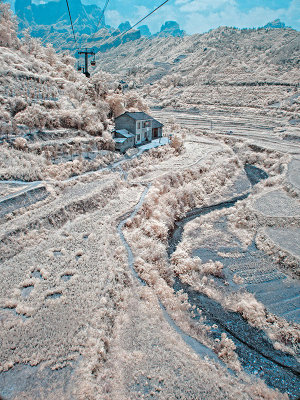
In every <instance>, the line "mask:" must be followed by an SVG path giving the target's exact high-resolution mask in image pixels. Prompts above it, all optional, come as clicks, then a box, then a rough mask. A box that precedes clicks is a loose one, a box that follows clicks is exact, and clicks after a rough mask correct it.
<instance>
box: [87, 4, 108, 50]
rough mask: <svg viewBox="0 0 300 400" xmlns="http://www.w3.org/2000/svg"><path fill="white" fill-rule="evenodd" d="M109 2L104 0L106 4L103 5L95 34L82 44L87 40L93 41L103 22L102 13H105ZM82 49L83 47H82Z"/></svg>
mask: <svg viewBox="0 0 300 400" xmlns="http://www.w3.org/2000/svg"><path fill="white" fill-rule="evenodd" d="M109 1H110V0H106V2H105V5H104V7H103V10H102V12H101V15H100V19H99V21H98V24H97V26H96V30H95V32H94V33H93V34H92V35H91V37H90V39H86V40H85V42H84V43H87V41H88V40H90V41H92V40H93V39H94V37H95V35H96V33H97V31H98V27H99V25H100V24H101V22H102V20H103V17H104V13H105V11H106V9H107V6H108V3H109ZM83 47H84V46H83Z"/></svg>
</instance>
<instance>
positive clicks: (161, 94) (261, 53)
mask: <svg viewBox="0 0 300 400" xmlns="http://www.w3.org/2000/svg"><path fill="white" fill-rule="evenodd" d="M299 54H300V33H299V32H297V31H294V30H292V29H263V28H261V29H257V30H256V29H253V30H249V29H245V30H238V29H234V28H227V27H221V28H218V29H215V30H213V31H211V32H208V33H205V34H202V35H200V34H197V35H192V36H186V37H183V38H155V39H151V40H149V39H146V38H143V39H140V40H139V41H136V42H134V43H126V44H124V45H122V46H120V47H118V48H117V49H112V50H110V51H109V52H106V53H105V54H101V56H99V57H98V60H97V61H98V68H99V69H103V70H105V71H110V72H111V73H114V74H117V75H118V77H122V78H123V79H124V80H125V81H126V83H127V84H128V85H129V87H130V88H139V90H141V91H143V93H144V95H145V97H147V100H148V101H149V102H150V104H152V105H158V106H163V107H165V106H171V107H173V108H174V107H175V108H176V107H181V108H187V107H188V108H191V107H195V106H196V107H198V106H200V105H214V106H230V107H241V106H243V107H254V108H259V109H260V110H264V112H272V113H276V114H279V115H285V114H286V113H287V114H288V115H289V116H290V117H292V116H297V115H298V113H299V103H298V101H297V98H298V97H297V96H298V93H299V82H300V71H299ZM283 99H287V100H286V101H283V102H282V103H281V101H282V100H283ZM279 103H280V104H279Z"/></svg>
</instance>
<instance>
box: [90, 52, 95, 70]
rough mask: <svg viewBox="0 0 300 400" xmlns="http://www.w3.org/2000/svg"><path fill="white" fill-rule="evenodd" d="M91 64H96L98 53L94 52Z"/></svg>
mask: <svg viewBox="0 0 300 400" xmlns="http://www.w3.org/2000/svg"><path fill="white" fill-rule="evenodd" d="M91 65H92V66H93V67H94V66H95V65H96V55H95V53H94V58H93V59H92V61H91Z"/></svg>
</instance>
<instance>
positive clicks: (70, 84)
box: [0, 4, 146, 180]
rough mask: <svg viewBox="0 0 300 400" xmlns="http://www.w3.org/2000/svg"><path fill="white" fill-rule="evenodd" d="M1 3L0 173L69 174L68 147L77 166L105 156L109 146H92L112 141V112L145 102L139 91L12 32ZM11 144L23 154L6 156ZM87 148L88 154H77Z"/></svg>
mask: <svg viewBox="0 0 300 400" xmlns="http://www.w3.org/2000/svg"><path fill="white" fill-rule="evenodd" d="M0 5H1V11H2V12H3V14H2V18H1V31H0V141H1V143H4V145H5V146H4V150H3V151H2V152H1V155H0V176H1V177H2V178H3V177H4V178H13V179H24V180H32V179H41V178H46V177H49V176H52V177H53V176H57V177H58V176H59V175H60V174H62V176H64V177H66V176H68V175H71V174H74V168H75V166H74V165H75V164H73V163H72V162H71V161H73V158H74V155H75V154H76V156H77V157H76V159H77V165H76V168H75V169H76V170H77V173H78V171H81V172H83V171H86V170H90V169H95V168H96V169H97V168H98V167H99V165H102V164H103V163H104V164H105V162H107V160H108V161H111V160H110V159H111V158H115V157H116V155H115V154H114V153H111V154H107V153H105V154H104V155H103V154H102V155H101V154H100V153H99V151H100V150H112V149H113V148H114V143H113V141H112V139H111V135H110V130H111V128H112V126H113V118H114V116H115V115H116V114H120V113H122V111H124V110H125V107H126V108H127V109H132V110H136V109H137V108H140V109H142V110H145V109H146V108H145V107H144V106H143V104H142V102H141V101H140V99H139V98H138V96H137V95H136V94H134V93H131V94H129V93H128V94H126V95H123V94H120V93H119V89H118V84H119V83H118V81H116V80H115V79H114V78H113V77H112V76H110V75H109V74H107V73H103V72H98V73H96V74H95V75H94V76H93V78H92V79H90V80H89V79H87V78H86V77H85V75H83V74H82V73H79V72H77V71H76V69H75V68H74V66H75V59H74V58H73V57H72V56H71V55H70V54H69V53H65V54H63V53H61V54H57V53H56V52H55V50H54V49H53V47H52V46H50V45H48V46H47V47H43V46H41V45H40V43H39V41H38V40H37V39H34V38H31V37H30V36H28V35H26V36H25V37H24V38H23V39H22V40H19V39H18V38H17V35H16V21H15V19H14V17H13V16H12V14H11V13H10V11H9V9H8V6H7V5H4V4H0ZM41 132H43V134H42V133H41ZM54 139H55V142H54V141H53V140H54ZM11 147H12V148H15V149H17V150H18V148H19V150H20V149H21V148H22V149H26V150H27V154H24V152H20V151H19V152H18V151H17V150H15V154H14V155H15V157H11V158H10V157H9V154H10V152H11V150H12V149H11ZM88 149H90V150H88ZM91 152H93V157H92V159H91V160H85V159H83V158H82V156H81V155H82V154H85V156H86V158H89V157H88V156H89V153H91ZM79 156H80V157H79ZM79 158H80V161H78V159H79ZM8 159H9V162H7V160H8ZM78 163H79V164H78Z"/></svg>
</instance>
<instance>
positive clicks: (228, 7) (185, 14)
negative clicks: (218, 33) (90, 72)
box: [82, 0, 300, 33]
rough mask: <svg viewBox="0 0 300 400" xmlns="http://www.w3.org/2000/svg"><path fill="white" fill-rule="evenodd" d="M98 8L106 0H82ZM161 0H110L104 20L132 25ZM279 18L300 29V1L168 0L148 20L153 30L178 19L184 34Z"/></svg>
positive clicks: (254, 23) (255, 25)
mask: <svg viewBox="0 0 300 400" xmlns="http://www.w3.org/2000/svg"><path fill="white" fill-rule="evenodd" d="M82 1H83V2H84V3H90V4H91V3H93V2H95V1H97V4H98V5H99V6H100V7H101V6H103V4H104V3H105V0H82ZM162 2H163V0H127V1H126V0H110V3H109V6H108V8H107V12H106V22H107V23H108V24H109V25H112V26H117V25H118V24H119V23H120V22H123V21H124V20H129V21H130V22H131V23H132V24H133V23H135V22H136V21H138V19H139V18H140V17H143V16H144V15H146V14H147V12H149V11H151V10H153V9H154V8H155V7H156V6H158V5H159V4H161V3H162ZM277 18H280V19H281V20H282V21H283V22H285V23H286V24H287V25H288V26H292V27H293V28H295V29H297V30H300V0H170V1H169V3H167V4H166V5H165V6H164V7H163V8H161V9H160V10H159V11H158V12H157V14H154V15H153V16H151V17H150V18H149V19H148V20H147V22H145V23H147V25H149V27H150V30H151V31H152V32H156V31H158V30H159V28H160V26H161V25H162V23H163V22H165V21H166V20H175V21H177V22H178V23H179V24H180V26H181V28H182V29H184V30H185V31H186V32H187V33H196V32H200V33H201V32H206V31H208V30H209V29H212V28H217V27H218V26H220V25H227V26H236V27H239V28H244V27H258V26H263V25H265V24H266V23H267V22H270V21H272V20H274V19H277Z"/></svg>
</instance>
